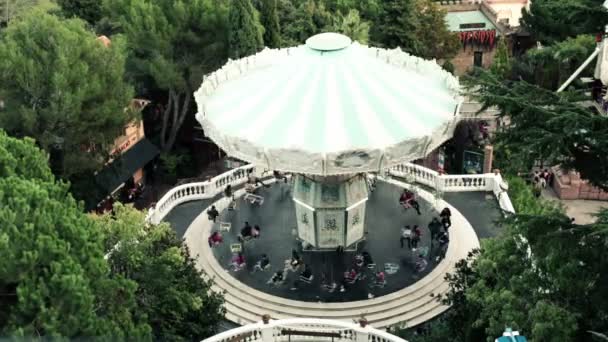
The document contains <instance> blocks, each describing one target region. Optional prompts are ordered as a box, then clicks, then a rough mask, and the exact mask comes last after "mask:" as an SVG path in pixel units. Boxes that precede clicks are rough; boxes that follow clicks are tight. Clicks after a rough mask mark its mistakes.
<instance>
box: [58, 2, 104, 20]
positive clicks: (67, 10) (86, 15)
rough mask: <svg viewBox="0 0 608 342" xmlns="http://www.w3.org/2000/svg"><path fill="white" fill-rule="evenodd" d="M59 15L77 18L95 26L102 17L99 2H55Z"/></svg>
mask: <svg viewBox="0 0 608 342" xmlns="http://www.w3.org/2000/svg"><path fill="white" fill-rule="evenodd" d="M55 1H57V4H58V5H59V7H61V13H62V14H63V15H64V16H66V17H68V18H71V17H77V18H80V19H82V20H84V21H86V22H88V23H89V24H91V25H95V24H96V23H97V22H98V21H99V20H100V19H101V17H102V10H101V1H100V0H55Z"/></svg>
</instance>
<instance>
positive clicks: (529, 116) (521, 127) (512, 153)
mask: <svg viewBox="0 0 608 342" xmlns="http://www.w3.org/2000/svg"><path fill="white" fill-rule="evenodd" d="M472 87H473V89H475V94H474V95H473V96H475V97H476V98H478V99H479V100H480V101H481V102H482V103H483V105H484V106H486V107H487V106H497V107H498V108H499V109H500V110H501V114H500V116H501V117H503V118H508V120H509V122H510V123H509V125H508V126H506V127H504V128H502V130H500V131H499V132H497V134H496V138H495V144H496V146H497V149H500V150H502V153H505V154H506V157H507V158H505V160H507V159H508V160H509V161H508V163H505V165H501V167H504V171H505V172H513V173H515V172H525V171H526V170H529V169H530V168H531V167H532V165H533V164H534V161H536V160H543V161H545V162H546V163H548V164H550V165H557V164H561V165H562V166H563V167H564V168H566V169H568V168H572V169H575V170H577V171H579V172H580V173H581V177H582V178H584V179H587V180H589V181H590V182H591V183H592V184H594V185H596V186H599V187H601V188H603V189H608V179H607V177H606V175H608V159H607V158H606V155H607V153H608V139H605V137H606V136H608V118H607V117H605V116H601V115H597V114H596V113H594V112H593V111H592V110H590V109H588V108H586V107H584V106H583V105H582V104H581V103H580V101H581V100H583V99H584V97H582V96H581V94H580V93H578V92H563V93H555V92H552V91H550V90H546V89H543V88H540V87H538V86H536V85H533V84H529V83H527V82H525V81H511V80H502V79H500V78H499V77H498V76H496V75H493V74H492V73H489V72H486V71H480V73H479V75H478V77H477V78H476V79H475V80H474V82H473V85H472Z"/></svg>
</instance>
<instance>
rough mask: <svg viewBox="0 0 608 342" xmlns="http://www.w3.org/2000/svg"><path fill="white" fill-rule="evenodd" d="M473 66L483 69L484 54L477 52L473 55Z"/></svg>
mask: <svg viewBox="0 0 608 342" xmlns="http://www.w3.org/2000/svg"><path fill="white" fill-rule="evenodd" d="M473 65H474V66H476V67H480V68H481V67H482V65H483V52H482V51H475V52H474V54H473Z"/></svg>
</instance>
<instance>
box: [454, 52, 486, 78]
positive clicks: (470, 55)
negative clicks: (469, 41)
mask: <svg viewBox="0 0 608 342" xmlns="http://www.w3.org/2000/svg"><path fill="white" fill-rule="evenodd" d="M475 51H481V52H482V53H483V57H482V66H483V67H484V68H489V67H490V65H492V61H493V60H494V56H495V55H496V46H494V47H493V48H492V49H488V48H483V47H471V46H467V47H466V48H463V49H461V50H460V52H459V53H458V54H457V55H456V56H455V57H454V58H452V64H454V69H455V71H456V75H458V76H461V75H464V74H465V73H466V72H467V71H469V70H470V69H472V68H473V62H474V56H475Z"/></svg>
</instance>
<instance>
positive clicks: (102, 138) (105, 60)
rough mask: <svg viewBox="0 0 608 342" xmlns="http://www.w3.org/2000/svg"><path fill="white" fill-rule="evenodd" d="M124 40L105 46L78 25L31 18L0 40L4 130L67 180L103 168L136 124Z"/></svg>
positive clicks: (39, 13) (0, 118) (34, 14)
mask: <svg viewBox="0 0 608 342" xmlns="http://www.w3.org/2000/svg"><path fill="white" fill-rule="evenodd" d="M124 66H125V53H124V44H123V43H122V42H121V40H115V41H114V42H113V43H112V44H111V45H110V46H109V47H105V46H104V45H103V44H101V43H100V42H99V41H97V40H96V39H95V35H94V34H93V33H92V32H89V31H87V30H86V29H85V27H84V23H83V22H82V21H80V20H75V19H70V20H60V19H58V18H57V17H54V16H52V15H49V14H46V13H44V12H42V11H33V12H32V13H31V14H30V15H27V16H26V17H24V18H23V20H20V21H18V22H16V23H15V24H14V25H11V26H10V27H9V28H8V29H6V31H5V33H4V34H3V35H2V38H1V39H0V94H1V95H2V97H3V98H4V100H5V105H6V108H5V109H4V112H3V113H2V115H0V126H1V127H3V128H4V129H6V131H7V132H8V133H9V134H11V135H14V136H19V137H21V136H31V137H33V138H35V139H36V141H37V143H38V144H39V146H41V147H42V148H43V149H44V150H46V151H47V152H49V153H51V163H52V165H53V166H54V167H53V169H54V171H55V172H56V174H58V175H61V176H63V177H66V178H67V177H70V176H71V175H74V174H78V173H83V172H86V171H92V170H95V169H97V168H98V167H100V166H101V165H103V163H104V162H105V161H106V160H107V159H106V156H107V153H108V152H109V147H110V146H111V144H112V143H113V142H114V139H115V138H116V137H117V136H119V135H120V134H121V133H122V132H123V130H124V126H125V124H126V123H127V122H129V120H131V119H132V118H133V116H132V115H131V113H129V112H128V111H125V108H126V107H127V105H128V104H129V101H130V100H131V98H132V89H131V87H130V86H129V85H128V84H127V83H126V82H125V81H124Z"/></svg>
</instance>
